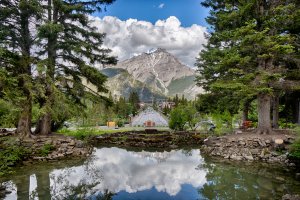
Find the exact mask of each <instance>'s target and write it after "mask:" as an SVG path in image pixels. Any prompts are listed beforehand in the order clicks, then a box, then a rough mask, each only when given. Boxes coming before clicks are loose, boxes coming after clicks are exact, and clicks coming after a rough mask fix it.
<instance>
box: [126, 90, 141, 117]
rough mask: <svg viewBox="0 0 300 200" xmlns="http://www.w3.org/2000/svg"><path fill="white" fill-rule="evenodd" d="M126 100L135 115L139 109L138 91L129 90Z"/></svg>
mask: <svg viewBox="0 0 300 200" xmlns="http://www.w3.org/2000/svg"><path fill="white" fill-rule="evenodd" d="M128 102H129V104H130V105H131V106H132V114H133V115H136V114H137V112H138V110H139V109H140V106H139V103H140V98H139V95H138V93H137V92H135V91H133V92H131V93H130V95H129V98H128Z"/></svg>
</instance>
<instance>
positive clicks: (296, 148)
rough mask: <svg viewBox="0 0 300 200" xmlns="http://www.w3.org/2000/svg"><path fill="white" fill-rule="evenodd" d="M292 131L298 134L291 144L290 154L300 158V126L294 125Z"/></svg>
mask: <svg viewBox="0 0 300 200" xmlns="http://www.w3.org/2000/svg"><path fill="white" fill-rule="evenodd" d="M293 131H294V132H295V133H296V134H297V135H298V138H297V139H296V140H295V142H294V143H293V144H292V145H291V148H290V156H291V157H292V158H294V159H297V160H300V126H296V127H295V128H294V129H293Z"/></svg>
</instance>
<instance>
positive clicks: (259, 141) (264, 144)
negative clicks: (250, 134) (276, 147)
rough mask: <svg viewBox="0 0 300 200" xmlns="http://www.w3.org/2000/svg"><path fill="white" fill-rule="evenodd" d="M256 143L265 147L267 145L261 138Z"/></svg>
mask: <svg viewBox="0 0 300 200" xmlns="http://www.w3.org/2000/svg"><path fill="white" fill-rule="evenodd" d="M258 143H259V145H260V146H262V147H265V146H267V145H266V143H265V142H264V141H263V140H258Z"/></svg>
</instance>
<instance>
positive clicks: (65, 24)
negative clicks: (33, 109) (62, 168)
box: [36, 0, 116, 134]
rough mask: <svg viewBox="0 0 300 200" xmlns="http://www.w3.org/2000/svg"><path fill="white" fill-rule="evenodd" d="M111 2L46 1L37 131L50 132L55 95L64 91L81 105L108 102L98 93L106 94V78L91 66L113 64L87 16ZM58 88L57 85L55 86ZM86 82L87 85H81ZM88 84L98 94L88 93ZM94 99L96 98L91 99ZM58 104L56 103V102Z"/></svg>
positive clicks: (41, 38) (99, 35) (112, 59)
mask: <svg viewBox="0 0 300 200" xmlns="http://www.w3.org/2000/svg"><path fill="white" fill-rule="evenodd" d="M112 2H113V0H98V1H95V0H90V1H84V3H82V1H79V0H55V1H51V0H48V1H45V3H46V4H47V8H46V12H47V16H46V18H45V19H44V20H45V23H44V24H43V25H42V26H40V27H39V29H38V32H39V39H40V44H43V45H41V48H42V49H43V51H41V53H40V56H43V57H46V59H44V60H42V61H41V62H40V63H39V67H40V69H41V70H40V74H42V75H41V76H40V77H41V81H42V82H43V83H44V84H45V88H46V89H45V91H44V94H43V95H41V96H42V98H40V99H39V102H40V105H41V107H42V110H43V112H42V113H43V114H42V116H41V118H40V120H39V123H38V126H37V129H36V132H37V133H40V134H49V133H51V121H52V116H53V115H54V114H55V113H54V112H53V111H54V110H53V109H52V108H53V105H54V102H55V96H57V95H56V94H57V93H60V92H64V93H65V94H66V95H68V96H70V97H72V98H73V99H74V103H79V104H81V103H82V102H81V99H82V98H89V97H93V98H92V99H94V100H97V98H99V99H104V100H106V101H107V100H109V99H107V98H105V97H103V96H101V95H99V92H107V90H106V89H105V88H104V86H103V84H104V82H105V81H106V77H105V76H104V75H102V74H101V73H100V72H99V71H98V70H97V69H96V68H94V67H93V65H94V64H96V63H101V64H103V65H104V64H115V63H116V59H115V58H114V57H109V56H108V53H110V50H109V49H104V48H102V43H103V38H104V36H105V35H104V34H102V33H98V31H97V29H96V27H94V26H92V25H91V24H92V21H91V19H90V17H89V14H92V13H93V12H95V11H101V9H102V7H101V6H103V5H104V4H110V3H112ZM57 82H58V83H59V85H56V83H57ZM84 82H86V84H84ZM88 83H91V84H92V85H94V86H95V87H96V88H97V91H93V90H91V89H90V88H89V87H87V84H88ZM94 96H96V98H95V97H94ZM57 103H58V102H57Z"/></svg>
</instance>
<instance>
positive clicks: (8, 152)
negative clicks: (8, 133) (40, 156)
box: [0, 145, 30, 176]
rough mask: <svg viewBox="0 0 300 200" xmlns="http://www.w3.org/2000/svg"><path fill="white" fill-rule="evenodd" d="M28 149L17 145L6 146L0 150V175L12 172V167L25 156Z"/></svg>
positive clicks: (27, 153) (28, 151)
mask: <svg viewBox="0 0 300 200" xmlns="http://www.w3.org/2000/svg"><path fill="white" fill-rule="evenodd" d="M29 153H30V150H28V149H26V148H24V147H22V146H17V145H10V146H7V147H6V148H5V149H4V150H2V151H0V160H1V162H0V176H3V175H5V174H10V173H13V170H12V167H13V166H15V165H17V164H18V163H19V162H20V161H22V160H23V159H24V158H26V157H27V156H28V155H29Z"/></svg>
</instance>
